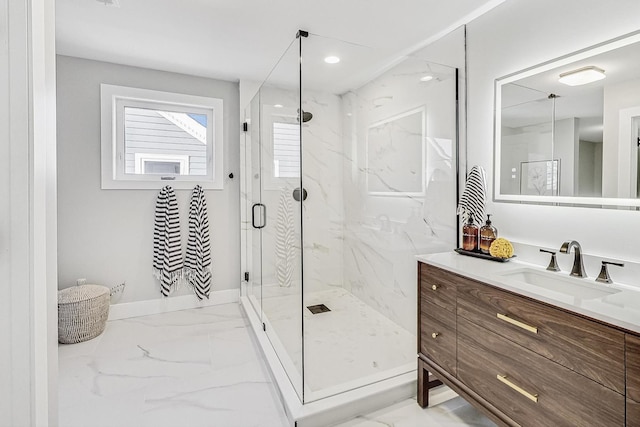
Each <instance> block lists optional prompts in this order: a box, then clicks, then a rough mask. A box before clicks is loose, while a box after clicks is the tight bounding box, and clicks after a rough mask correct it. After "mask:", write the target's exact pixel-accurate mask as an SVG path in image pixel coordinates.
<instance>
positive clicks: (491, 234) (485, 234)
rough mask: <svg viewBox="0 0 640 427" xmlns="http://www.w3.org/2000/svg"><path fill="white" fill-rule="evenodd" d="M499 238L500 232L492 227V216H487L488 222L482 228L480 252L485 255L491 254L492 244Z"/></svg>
mask: <svg viewBox="0 0 640 427" xmlns="http://www.w3.org/2000/svg"><path fill="white" fill-rule="evenodd" d="M497 237H498V230H497V229H496V228H495V227H494V226H493V225H491V214H488V215H487V222H486V223H485V224H484V225H483V226H482V227H480V251H481V252H482V253H483V254H488V253H489V248H490V247H491V243H493V241H494V240H496V238H497Z"/></svg>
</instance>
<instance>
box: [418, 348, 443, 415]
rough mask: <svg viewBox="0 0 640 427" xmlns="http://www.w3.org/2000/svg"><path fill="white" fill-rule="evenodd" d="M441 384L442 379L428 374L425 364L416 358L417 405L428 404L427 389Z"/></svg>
mask: <svg viewBox="0 0 640 427" xmlns="http://www.w3.org/2000/svg"><path fill="white" fill-rule="evenodd" d="M439 385H442V381H440V380H439V379H436V378H435V377H434V376H433V375H429V370H428V369H427V366H426V364H425V363H424V362H423V361H422V360H420V359H418V405H420V407H421V408H426V407H427V406H429V390H431V389H432V388H434V387H438V386H439Z"/></svg>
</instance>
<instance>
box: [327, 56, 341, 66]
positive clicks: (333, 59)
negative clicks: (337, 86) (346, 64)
mask: <svg viewBox="0 0 640 427" xmlns="http://www.w3.org/2000/svg"><path fill="white" fill-rule="evenodd" d="M324 62H326V63H327V64H337V63H338V62H340V58H338V57H337V56H327V57H326V58H324Z"/></svg>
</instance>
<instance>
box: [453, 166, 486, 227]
mask: <svg viewBox="0 0 640 427" xmlns="http://www.w3.org/2000/svg"><path fill="white" fill-rule="evenodd" d="M486 202H487V173H486V172H485V170H484V169H483V168H482V167H481V166H478V165H476V166H474V167H472V168H471V170H470V171H469V175H467V180H466V181H465V183H464V191H463V192H462V197H460V203H459V204H458V212H457V213H458V215H462V220H463V222H466V221H467V218H469V215H470V214H472V215H473V222H474V223H476V224H478V225H479V224H481V223H482V221H483V220H484V207H485V204H486Z"/></svg>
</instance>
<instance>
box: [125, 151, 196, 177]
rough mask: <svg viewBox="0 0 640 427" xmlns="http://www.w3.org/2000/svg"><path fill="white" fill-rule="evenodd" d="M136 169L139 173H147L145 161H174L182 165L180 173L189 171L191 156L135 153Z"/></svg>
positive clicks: (183, 173)
mask: <svg viewBox="0 0 640 427" xmlns="http://www.w3.org/2000/svg"><path fill="white" fill-rule="evenodd" d="M134 158H135V164H134V166H135V171H136V173H137V174H140V173H146V172H145V171H144V170H145V167H144V166H145V163H147V162H156V161H161V162H174V163H178V164H179V165H180V175H185V174H187V173H189V156H182V155H175V154H156V153H135V154H134Z"/></svg>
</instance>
